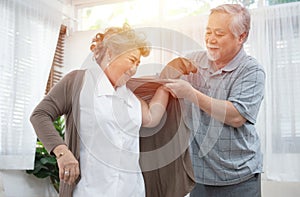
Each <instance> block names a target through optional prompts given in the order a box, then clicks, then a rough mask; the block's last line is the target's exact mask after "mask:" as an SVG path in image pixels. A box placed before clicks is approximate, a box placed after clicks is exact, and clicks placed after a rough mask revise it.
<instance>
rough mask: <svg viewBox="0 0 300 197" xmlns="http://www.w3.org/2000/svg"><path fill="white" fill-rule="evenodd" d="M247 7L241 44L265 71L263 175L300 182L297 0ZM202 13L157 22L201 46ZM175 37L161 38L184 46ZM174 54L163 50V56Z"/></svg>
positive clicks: (299, 13)
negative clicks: (247, 18)
mask: <svg viewBox="0 0 300 197" xmlns="http://www.w3.org/2000/svg"><path fill="white" fill-rule="evenodd" d="M250 12H251V15H252V16H251V17H252V24H251V31H250V35H249V39H248V41H247V42H246V44H245V49H246V51H247V52H248V54H250V55H252V56H254V57H255V58H256V59H258V61H259V62H260V63H261V64H262V65H263V66H264V68H265V71H266V75H267V79H266V89H265V99H264V101H263V104H262V107H261V109H260V114H259V118H258V122H257V130H258V132H259V134H260V137H261V142H262V150H263V153H264V174H263V178H264V179H269V180H276V181H300V168H299V166H300V80H299V79H300V3H299V2H297V3H288V4H281V5H276V6H269V7H264V8H259V9H253V10H250ZM207 17H208V16H207V15H199V16H192V17H186V18H183V19H181V20H176V21H173V22H172V21H168V22H165V23H163V24H162V26H163V27H167V28H171V29H174V30H176V32H174V35H175V34H177V33H178V32H180V33H182V34H185V35H187V36H189V37H190V38H191V39H193V40H194V41H195V42H198V44H199V46H202V48H205V46H204V42H203V41H204V32H205V27H206V22H207ZM175 38H176V37H175V36H169V37H167V38H165V39H166V40H165V42H167V41H169V42H172V43H173V45H181V47H182V49H184V48H185V43H184V42H183V41H182V40H180V39H175ZM183 51H184V50H183ZM174 55H176V54H174V53H173V54H171V55H170V54H169V56H166V58H165V60H170V59H171V58H172V57H174ZM146 59H147V58H146ZM146 59H145V61H147V60H146ZM158 59H159V58H158ZM163 60H164V59H163ZM159 61H161V59H160V60H159ZM162 67H163V66H162Z"/></svg>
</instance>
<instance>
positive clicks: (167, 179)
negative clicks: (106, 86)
mask: <svg viewBox="0 0 300 197" xmlns="http://www.w3.org/2000/svg"><path fill="white" fill-rule="evenodd" d="M165 81H166V80H151V79H141V78H140V79H131V80H130V81H129V82H128V83H127V86H128V87H129V88H131V89H132V91H133V92H134V93H135V94H136V95H137V96H139V97H141V98H142V99H143V100H145V101H147V102H150V100H151V98H152V96H153V95H154V94H155V91H156V89H157V88H158V87H159V86H160V85H161V84H163V83H165ZM181 107H182V106H181V105H180V102H179V100H178V99H175V98H173V97H170V99H169V103H168V106H167V110H166V111H167V113H166V114H165V116H164V118H162V120H161V122H160V124H159V125H158V126H156V127H154V128H141V130H140V165H141V169H142V171H143V176H144V180H145V185H146V196H147V197H183V196H185V195H186V194H188V193H189V192H190V191H191V190H192V189H193V187H194V184H195V179H194V174H193V168H192V164H191V159H190V155H189V148H188V147H189V137H190V131H189V129H188V127H187V126H186V125H185V123H184V121H183V117H182V116H181V111H182V110H181Z"/></svg>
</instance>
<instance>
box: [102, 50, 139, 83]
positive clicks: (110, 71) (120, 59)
mask: <svg viewBox="0 0 300 197" xmlns="http://www.w3.org/2000/svg"><path fill="white" fill-rule="evenodd" d="M140 58H141V52H140V50H138V49H134V50H131V51H128V52H126V53H123V54H121V55H117V56H113V55H112V57H111V59H112V61H111V63H110V64H109V65H108V66H107V67H106V68H105V70H104V72H105V73H106V75H107V76H108V78H109V80H110V82H111V83H112V85H113V86H114V87H119V86H122V85H125V84H126V83H127V81H128V80H129V79H130V78H131V77H132V76H133V75H134V74H135V73H136V71H137V67H138V66H139V63H140Z"/></svg>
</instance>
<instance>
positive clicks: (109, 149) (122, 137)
mask: <svg viewBox="0 0 300 197" xmlns="http://www.w3.org/2000/svg"><path fill="white" fill-rule="evenodd" d="M141 122H142V114H141V104H140V101H139V100H138V99H137V98H136V96H135V95H134V94H133V93H132V92H131V91H130V90H129V89H128V88H127V87H126V86H122V87H119V88H117V89H116V90H115V89H114V88H113V87H112V85H111V83H110V81H109V79H108V78H107V76H106V75H105V74H104V72H103V71H102V69H101V68H100V67H99V66H98V65H95V67H94V68H90V69H88V70H87V71H86V74H85V79H84V84H83V87H82V90H81V94H80V129H79V131H80V134H79V135H80V169H81V180H80V182H79V183H78V185H77V186H76V188H75V190H74V193H73V196H74V197H81V196H82V197H83V196H84V197H85V196H89V197H93V196H95V197H96V196H97V197H120V196H122V197H143V196H145V186H144V180H143V176H142V173H141V169H140V166H139V129H140V127H141Z"/></svg>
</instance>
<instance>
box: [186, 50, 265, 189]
mask: <svg viewBox="0 0 300 197" xmlns="http://www.w3.org/2000/svg"><path fill="white" fill-rule="evenodd" d="M187 58H188V59H190V60H192V61H193V62H194V63H195V64H196V65H197V66H198V72H197V73H195V74H191V75H189V76H187V77H184V79H185V80H187V81H189V82H190V83H191V84H192V85H193V87H194V88H196V89H197V90H199V91H200V92H202V93H204V94H206V95H208V96H210V97H212V98H216V99H221V100H228V101H231V102H232V103H233V105H234V106H235V107H236V109H237V110H238V111H239V113H240V114H241V115H242V116H243V117H244V118H246V119H247V121H246V123H245V124H244V125H243V126H241V127H239V128H234V127H232V126H229V125H227V124H224V123H223V122H220V121H218V120H216V119H214V118H212V117H211V116H210V115H208V114H207V113H206V112H204V111H202V110H201V109H200V108H199V107H197V106H196V105H194V104H191V103H187V105H186V107H187V113H186V117H185V119H186V122H187V124H188V125H189V127H190V128H191V130H192V131H193V132H192V133H193V136H192V138H191V148H190V153H191V159H192V163H193V167H194V173H195V178H196V182H197V183H201V184H207V185H231V184H236V183H240V182H242V181H244V180H246V179H248V178H250V177H252V176H253V175H254V174H255V173H261V172H262V166H263V165H262V163H263V158H262V153H261V150H260V139H259V136H258V133H257V131H256V128H255V122H256V118H257V114H258V111H259V107H260V104H261V101H262V100H263V97H264V86H265V72H264V69H263V67H262V66H261V65H260V64H259V63H258V62H257V61H256V60H255V59H254V58H253V57H251V56H248V55H247V54H246V53H245V51H244V50H243V49H241V50H240V52H239V53H238V54H237V55H236V56H235V58H234V59H233V60H232V61H231V62H229V63H228V65H226V66H225V67H224V68H222V69H220V70H217V71H214V70H213V69H212V66H211V61H210V60H208V58H207V55H206V52H205V51H199V52H194V53H191V54H189V55H187ZM200 102H201V101H200ZM212 107H214V106H212ZM224 109H225V108H224Z"/></svg>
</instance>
